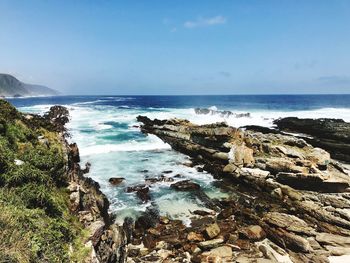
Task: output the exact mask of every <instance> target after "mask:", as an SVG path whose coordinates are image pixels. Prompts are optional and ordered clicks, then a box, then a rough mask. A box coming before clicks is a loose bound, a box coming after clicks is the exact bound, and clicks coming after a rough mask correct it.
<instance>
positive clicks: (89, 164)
mask: <svg viewBox="0 0 350 263" xmlns="http://www.w3.org/2000/svg"><path fill="white" fill-rule="evenodd" d="M90 168H91V163H89V162H86V164H85V168H84V169H82V172H83V173H84V174H87V173H89V172H90Z"/></svg>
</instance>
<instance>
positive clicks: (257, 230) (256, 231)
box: [239, 225, 266, 241]
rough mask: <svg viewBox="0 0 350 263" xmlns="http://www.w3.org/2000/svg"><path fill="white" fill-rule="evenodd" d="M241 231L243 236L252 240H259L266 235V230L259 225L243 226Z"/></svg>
mask: <svg viewBox="0 0 350 263" xmlns="http://www.w3.org/2000/svg"><path fill="white" fill-rule="evenodd" d="M239 233H240V235H242V236H243V237H245V238H247V239H249V240H252V241H258V240H261V239H264V238H265V237H266V233H265V231H264V230H263V229H262V228H261V226H258V225H254V226H249V227H245V228H242V229H241V230H239Z"/></svg>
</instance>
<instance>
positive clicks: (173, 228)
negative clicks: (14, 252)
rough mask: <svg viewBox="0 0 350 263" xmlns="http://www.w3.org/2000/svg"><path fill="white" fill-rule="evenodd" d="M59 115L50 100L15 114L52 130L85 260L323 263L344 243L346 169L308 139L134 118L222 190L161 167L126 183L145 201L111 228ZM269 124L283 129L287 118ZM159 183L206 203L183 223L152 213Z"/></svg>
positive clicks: (343, 251) (349, 233)
mask: <svg viewBox="0 0 350 263" xmlns="http://www.w3.org/2000/svg"><path fill="white" fill-rule="evenodd" d="M62 112H63V113H64V114H62ZM67 112H68V110H67V109H66V108H64V107H61V106H54V107H52V108H50V111H49V113H47V114H44V116H37V115H32V114H23V117H24V118H25V119H27V120H28V123H31V122H33V123H36V122H38V123H40V122H42V123H43V124H45V125H53V127H56V128H55V131H56V133H57V134H58V137H59V139H60V145H61V147H62V149H63V152H64V153H65V160H66V164H67V166H66V172H65V176H64V177H65V178H66V179H65V180H66V183H68V185H67V189H68V192H69V200H70V201H69V203H70V206H69V209H70V211H71V213H72V215H74V216H76V217H77V219H78V221H79V222H80V223H81V224H82V225H83V226H84V229H85V230H84V231H86V234H85V239H84V240H85V241H83V243H82V245H84V247H85V248H86V249H88V250H89V251H90V252H89V255H88V257H87V258H85V261H84V262H91V263H92V262H94V263H96V262H101V263H102V262H120V263H121V262H143V261H139V260H145V261H149V260H153V261H154V260H158V261H160V262H170V261H169V260H175V262H180V261H181V260H182V261H183V260H184V261H186V260H187V262H209V261H210V260H235V261H236V262H241V261H242V262H244V260H258V259H261V260H262V259H264V260H270V261H272V262H277V261H278V262H303V261H304V260H307V259H308V260H311V259H312V260H314V259H317V260H319V262H328V261H327V260H328V259H331V260H335V259H337V258H338V256H341V255H342V256H346V257H347V255H348V254H349V253H350V246H349V244H348V243H347V242H345V241H344V240H345V239H346V238H348V237H350V224H349V223H348V222H347V221H346V218H347V220H349V221H350V217H347V211H348V210H349V209H348V208H350V202H349V200H350V196H348V193H347V189H349V182H350V181H349V171H348V168H347V167H348V166H343V165H342V164H341V163H339V162H337V161H334V160H332V159H331V158H330V155H329V153H327V152H326V151H324V150H321V149H319V148H315V147H313V146H312V145H311V144H312V142H309V141H305V140H304V139H303V138H297V137H295V136H290V135H288V134H286V133H285V132H284V131H282V130H278V129H275V130H271V129H269V128H263V131H257V130H255V129H257V128H256V127H245V130H241V129H236V128H232V127H230V126H228V125H226V124H223V123H216V124H208V125H196V124H193V123H191V122H189V121H187V120H179V119H172V120H151V119H149V118H147V117H142V116H139V117H138V121H139V122H141V123H143V125H142V126H141V131H142V132H143V133H147V134H154V135H156V136H158V137H159V138H161V139H162V140H163V141H164V142H166V143H168V144H170V145H171V147H172V149H174V150H176V151H179V152H182V153H184V154H185V155H187V156H190V157H191V164H190V163H188V164H187V165H191V166H193V167H196V168H197V169H203V170H205V171H207V172H208V173H210V174H211V175H212V176H213V177H214V178H216V179H218V180H217V181H216V183H217V185H218V187H221V188H222V189H225V191H227V192H228V193H230V196H229V197H228V198H221V199H215V198H214V199H212V198H209V197H208V196H207V195H206V194H205V193H204V192H203V190H202V189H201V187H200V186H199V185H198V184H196V183H194V182H192V181H191V180H184V179H181V174H180V175H179V176H180V180H179V181H173V178H172V176H171V175H169V174H168V172H165V173H164V174H163V175H161V176H157V177H154V176H153V177H150V178H146V179H145V182H143V181H142V179H141V180H140V182H139V183H140V184H139V185H135V186H134V187H128V188H129V190H128V189H126V190H127V191H128V192H130V193H132V194H135V195H136V196H137V197H138V198H139V199H140V200H141V201H142V202H146V203H147V202H149V203H150V204H151V205H150V206H149V208H148V209H147V210H146V211H145V212H143V213H142V214H141V215H140V216H139V217H138V218H137V219H136V220H135V221H133V220H132V219H131V218H125V220H124V223H123V224H122V225H117V224H115V223H114V219H115V217H114V214H113V213H112V214H110V213H109V211H108V210H109V201H108V199H107V197H106V195H105V194H104V193H102V192H101V190H100V186H99V185H98V183H96V182H95V181H94V180H93V179H91V178H89V177H87V176H86V175H88V173H89V169H90V164H89V163H87V164H86V165H85V168H81V167H80V162H81V160H80V155H79V148H78V145H77V144H75V143H71V144H69V143H68V142H67V140H66V135H67V134H66V130H65V129H66V128H65V124H66V121H67V120H66V119H65V118H63V119H62V118H61V117H62V116H63V117H65V114H66V113H67ZM57 116H61V117H60V118H57ZM47 121H48V122H49V123H50V124H48V123H47ZM297 121H299V120H297ZM300 121H302V120H300ZM330 121H332V120H330ZM288 125H290V124H288ZM342 125H343V124H342ZM342 125H341V126H340V128H341V129H343V126H342ZM346 125H348V124H346ZM277 127H278V124H277ZM293 127H294V129H292V130H293V132H298V130H295V129H296V127H297V126H295V125H294V126H293ZM302 127H305V125H303V126H302ZM332 127H333V128H334V129H335V128H336V125H333V126H332ZM346 127H347V126H346ZM349 127H350V126H349ZM258 128H259V127H258ZM260 128H261V127H260ZM278 128H281V129H283V128H286V123H284V126H283V127H278ZM288 129H291V126H288ZM346 129H347V128H346ZM310 132H311V131H310ZM334 132H335V134H336V133H337V132H339V130H334ZM345 132H346V130H345ZM310 135H312V136H314V137H315V134H310ZM341 138H342V137H341ZM43 139H45V138H41V139H40V140H43ZM335 140H338V138H337V137H335ZM309 143H310V144H309ZM115 179H116V182H117V184H116V185H115V187H120V186H118V180H119V179H120V178H115ZM163 182H168V183H169V188H170V189H171V190H172V191H174V192H178V193H180V192H188V193H189V194H190V196H192V197H191V198H198V199H199V200H201V202H202V203H203V204H204V206H205V207H206V209H203V210H196V211H191V213H192V216H191V217H189V218H188V220H189V221H188V225H185V224H184V222H182V221H180V220H175V219H171V218H168V217H165V216H160V215H159V208H158V207H157V206H156V205H153V200H152V194H150V188H152V187H153V186H156V185H157V184H159V183H163ZM256 200H258V202H257V201H256ZM285 222H288V225H286V223H285ZM290 226H292V227H290ZM73 252H74V251H72V253H73ZM333 257H334V258H333ZM332 262H333V261H332Z"/></svg>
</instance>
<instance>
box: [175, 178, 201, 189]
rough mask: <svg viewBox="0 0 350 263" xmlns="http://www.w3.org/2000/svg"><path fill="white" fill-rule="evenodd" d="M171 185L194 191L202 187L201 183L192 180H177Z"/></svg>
mask: <svg viewBox="0 0 350 263" xmlns="http://www.w3.org/2000/svg"><path fill="white" fill-rule="evenodd" d="M170 187H171V188H173V189H175V190H178V191H193V190H198V189H200V186H199V184H196V183H194V182H191V181H190V180H184V181H179V182H176V183H174V184H172V185H170Z"/></svg>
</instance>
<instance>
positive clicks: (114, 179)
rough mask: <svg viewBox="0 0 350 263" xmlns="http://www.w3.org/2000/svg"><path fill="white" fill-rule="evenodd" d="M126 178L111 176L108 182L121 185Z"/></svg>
mask: <svg viewBox="0 0 350 263" xmlns="http://www.w3.org/2000/svg"><path fill="white" fill-rule="evenodd" d="M124 180H125V178H124V177H111V178H109V180H108V182H109V183H110V184H111V185H119V184H121V183H122V182H123V181H124Z"/></svg>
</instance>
